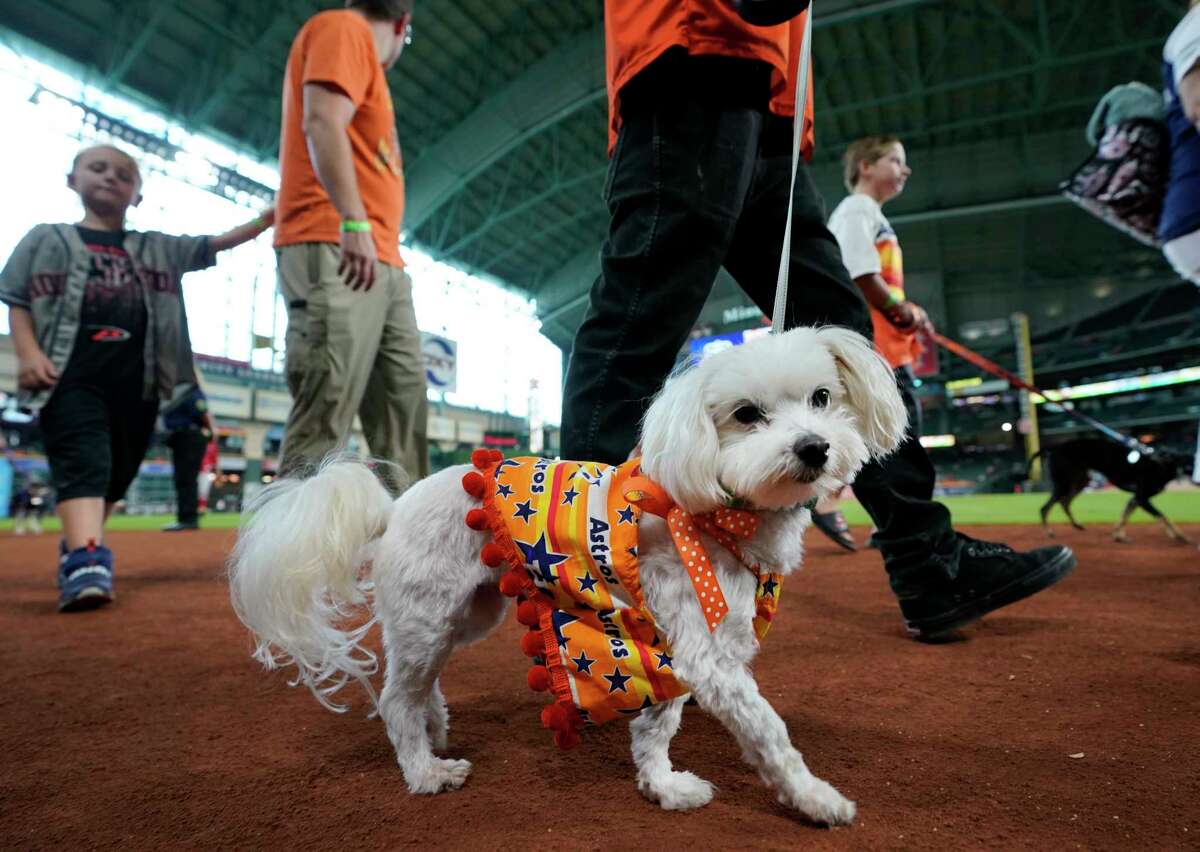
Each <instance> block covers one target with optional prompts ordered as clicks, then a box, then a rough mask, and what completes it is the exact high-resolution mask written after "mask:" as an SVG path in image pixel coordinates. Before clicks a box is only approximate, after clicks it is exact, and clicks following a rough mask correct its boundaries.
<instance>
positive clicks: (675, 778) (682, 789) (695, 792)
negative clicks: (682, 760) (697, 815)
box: [638, 772, 714, 811]
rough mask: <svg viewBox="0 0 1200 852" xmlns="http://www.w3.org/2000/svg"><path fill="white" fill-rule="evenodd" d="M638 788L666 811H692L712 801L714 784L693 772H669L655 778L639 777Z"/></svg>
mask: <svg viewBox="0 0 1200 852" xmlns="http://www.w3.org/2000/svg"><path fill="white" fill-rule="evenodd" d="M638 790H640V791H641V793H642V795H643V796H645V797H646V798H647V799H649V800H650V801H652V802H657V803H658V805H659V807H661V808H662V809H663V810H666V811H692V810H695V809H696V808H702V807H704V806H705V805H707V804H708V803H709V802H711V801H712V797H713V791H714V788H713V785H712V784H710V783H709V782H707V781H705V780H704V779H703V778H701V777H700V776H698V775H694V774H693V773H691V772H669V773H667V774H665V775H660V776H658V777H656V778H654V779H653V780H650V779H644V778H639V779H638Z"/></svg>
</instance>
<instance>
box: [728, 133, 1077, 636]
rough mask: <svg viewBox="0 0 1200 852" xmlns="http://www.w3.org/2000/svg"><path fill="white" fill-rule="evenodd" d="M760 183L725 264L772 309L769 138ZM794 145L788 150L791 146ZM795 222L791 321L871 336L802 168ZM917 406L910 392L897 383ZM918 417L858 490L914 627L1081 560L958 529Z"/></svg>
mask: <svg viewBox="0 0 1200 852" xmlns="http://www.w3.org/2000/svg"><path fill="white" fill-rule="evenodd" d="M764 151H765V153H764V156H763V157H762V158H761V159H760V162H759V165H758V169H757V171H756V175H755V185H754V190H753V191H752V193H751V196H750V199H749V200H748V202H747V205H746V211H745V213H744V215H743V217H742V221H741V223H740V224H739V227H738V232H737V234H736V236H735V238H734V242H733V244H732V246H731V247H730V251H729V257H728V259H727V262H726V267H727V268H728V269H729V271H730V273H732V274H733V276H734V277H735V279H737V281H738V283H739V284H741V286H742V287H743V288H744V289H745V290H746V292H747V294H748V295H750V297H751V298H752V299H754V301H755V303H756V304H757V305H758V306H759V307H760V308H761V309H762V310H763V311H764V312H768V313H769V312H770V311H772V310H773V309H774V301H775V282H776V277H777V274H778V266H779V257H780V252H781V245H782V240H783V222H784V221H785V217H786V216H787V205H788V187H789V185H790V182H791V157H790V153H785V152H784V150H783V149H782V147H775V146H774V145H773V142H772V140H771V139H770V138H768V139H767V140H765V144H764ZM788 151H789V152H790V149H788ZM793 215H794V218H793V223H792V240H793V242H792V246H791V257H792V260H791V266H790V270H789V290H788V297H787V308H786V310H787V316H786V326H787V327H788V328H791V327H792V326H794V325H815V324H821V323H831V324H834V325H842V326H846V327H849V328H852V329H854V330H856V331H858V332H859V333H861V334H863V335H864V336H866V337H868V338H871V337H872V333H871V321H870V314H869V312H868V310H867V306H866V302H865V301H864V300H863V298H862V295H861V294H860V293H859V292H858V290H857V287H856V286H855V285H854V283H853V282H852V281H851V280H850V276H849V274H848V273H847V272H846V268H845V266H844V265H843V264H842V260H841V252H840V250H839V249H838V247H837V242H836V240H835V239H834V238H833V236H832V235H831V234H830V233H829V231H828V229H827V228H826V227H825V224H824V210H823V205H822V204H821V202H820V199H819V197H818V196H817V192H816V188H815V187H814V185H813V184H812V181H811V178H810V177H809V176H808V170H807V168H806V167H804V166H802V167H801V168H800V170H799V173H798V175H797V182H796V189H795V211H794V214H793ZM899 387H900V390H901V393H902V395H903V396H904V397H905V405H906V407H908V408H909V410H910V412H911V411H913V410H914V408H915V406H916V402H915V400H914V399H913V398H912V393H911V391H910V390H909V389H908V388H906V387H904V386H903V384H900V385H899ZM917 427H919V420H916V421H915V422H910V424H909V428H908V430H907V433H906V435H905V438H904V441H903V442H902V443H901V444H900V446H899V447H898V448H897V450H896V451H895V452H894V453H892V454H891V455H890V456H888V457H886V458H884V459H882V460H876V461H871V462H868V463H867V464H866V465H864V467H863V469H862V470H861V471H860V472H859V475H858V478H857V479H856V480H855V482H854V493H855V495H856V496H857V497H858V499H859V501H860V502H861V503H862V504H863V507H864V508H865V509H866V510H867V512H868V513H869V514H870V515H871V518H872V520H873V521H874V522H875V526H876V528H877V530H876V533H875V536H874V538H875V539H876V540H877V541H878V544H879V546H880V552H881V553H882V555H883V558H884V566H885V568H886V569H887V572H888V577H889V580H890V582H891V586H892V590H893V592H895V594H896V596H897V598H898V599H899V602H900V609H901V612H902V613H903V615H904V617H905V622H906V625H907V627H908V629H909V631H910V632H911V633H913V634H914V635H917V636H919V637H932V636H935V635H937V634H938V633H941V632H944V631H946V630H951V629H954V628H956V627H958V626H961V625H962V624H965V623H967V622H969V621H972V620H974V619H976V618H979V617H980V616H982V615H984V614H986V613H988V612H991V611H992V610H995V609H997V608H999V607H1002V606H1005V605H1007V604H1010V603H1013V602H1015V601H1017V600H1020V599H1021V598H1024V597H1028V596H1029V595H1032V594H1035V593H1036V592H1038V591H1041V590H1042V589H1044V588H1047V587H1048V586H1050V585H1053V584H1054V583H1055V582H1057V581H1058V580H1059V579H1061V578H1062V577H1063V576H1065V575H1066V574H1067V572H1069V571H1070V570H1071V569H1072V568H1074V566H1075V556H1074V554H1073V553H1072V552H1071V550H1070V548H1066V547H1062V546H1057V547H1045V548H1040V549H1038V550H1034V551H1031V552H1029V553H1016V552H1014V551H1013V550H1011V549H1010V548H1008V547H1006V546H1005V545H999V544H991V543H988V542H978V541H974V540H973V539H970V538H968V537H966V536H963V535H961V534H959V533H956V532H955V531H954V529H953V527H952V526H951V523H950V512H949V511H948V510H947V509H946V507H945V506H943V505H942V504H940V503H937V502H935V501H933V500H932V499H931V498H932V495H933V484H934V470H933V464H932V463H931V462H930V460H929V455H928V453H926V452H925V449H924V447H922V446H921V444H920V442H919V441H918V433H917V432H916V431H915V429H916V428H917Z"/></svg>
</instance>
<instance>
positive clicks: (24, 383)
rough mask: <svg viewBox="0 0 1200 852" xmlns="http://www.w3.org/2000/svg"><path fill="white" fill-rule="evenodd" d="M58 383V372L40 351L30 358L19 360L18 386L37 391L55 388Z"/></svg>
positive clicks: (19, 358)
mask: <svg viewBox="0 0 1200 852" xmlns="http://www.w3.org/2000/svg"><path fill="white" fill-rule="evenodd" d="M57 381H58V370H56V369H54V364H52V363H51V362H50V359H49V358H47V357H46V354H45V353H44V352H42V351H41V350H40V349H39V350H38V351H36V352H33V353H31V354H30V355H29V356H28V357H25V358H21V357H18V358H17V386H18V387H20V388H24V389H25V390H31V391H37V390H42V389H43V388H49V387H54V385H55V383H56V382H57Z"/></svg>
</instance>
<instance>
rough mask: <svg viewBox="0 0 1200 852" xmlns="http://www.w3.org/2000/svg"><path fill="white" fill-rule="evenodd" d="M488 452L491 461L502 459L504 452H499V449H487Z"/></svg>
mask: <svg viewBox="0 0 1200 852" xmlns="http://www.w3.org/2000/svg"><path fill="white" fill-rule="evenodd" d="M488 452H489V453H490V454H491V459H492V461H494V462H499V461H504V453H502V452H500V451H499V450H489V451H488Z"/></svg>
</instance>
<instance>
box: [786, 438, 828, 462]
mask: <svg viewBox="0 0 1200 852" xmlns="http://www.w3.org/2000/svg"><path fill="white" fill-rule="evenodd" d="M792 452H794V453H795V454H796V455H797V457H799V459H800V461H802V462H804V463H805V464H806V465H808V466H809V467H824V465H825V462H827V461H829V442H828V441H826V440H824V439H823V438H819V437H817V436H816V435H806V436H805V437H803V438H801V439H800V440H798V441H796V443H794V444H792Z"/></svg>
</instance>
